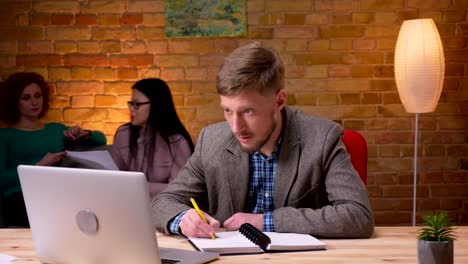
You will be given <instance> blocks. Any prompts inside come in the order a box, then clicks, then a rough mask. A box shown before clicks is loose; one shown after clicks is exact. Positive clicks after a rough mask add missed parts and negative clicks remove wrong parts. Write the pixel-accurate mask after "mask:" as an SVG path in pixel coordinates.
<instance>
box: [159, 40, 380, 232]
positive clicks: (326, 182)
mask: <svg viewBox="0 0 468 264" xmlns="http://www.w3.org/2000/svg"><path fill="white" fill-rule="evenodd" d="M217 92H218V94H219V95H220V98H221V107H222V109H223V111H224V117H225V119H226V121H225V122H220V123H217V124H214V125H211V126H208V127H206V128H204V129H203V130H202V131H201V133H200V136H199V139H198V143H197V145H196V147H195V152H194V154H193V155H192V157H191V158H190V159H189V160H188V162H187V163H186V165H185V167H184V168H183V169H182V170H181V172H180V174H179V176H178V177H177V178H176V179H175V180H174V181H173V182H171V183H170V184H169V186H168V188H167V189H166V190H165V191H164V192H162V193H160V194H159V195H158V196H156V197H155V198H154V199H153V201H152V209H153V215H154V219H155V223H156V227H157V229H158V230H160V231H163V232H165V233H166V234H179V235H185V236H195V237H210V236H211V235H212V234H214V233H215V232H216V230H217V229H218V228H219V227H220V226H221V223H222V226H223V227H224V228H225V229H226V230H229V231H230V230H238V229H239V227H240V225H241V224H243V223H251V224H252V225H254V226H255V227H257V228H258V229H260V230H263V231H276V232H295V233H305V234H311V235H316V236H321V237H370V236H371V235H372V232H373V227H374V225H373V218H372V210H371V208H370V205H369V198H368V195H367V191H366V188H365V186H364V184H363V183H362V181H361V179H360V177H359V175H358V174H357V172H356V171H355V170H354V168H353V165H352V164H351V160H350V157H349V155H348V154H347V152H346V148H345V146H344V144H343V142H342V141H341V137H342V133H343V130H342V128H341V127H340V126H339V125H337V124H336V123H334V122H331V121H329V120H325V119H321V118H318V117H312V116H308V115H305V114H304V113H302V112H301V111H300V110H298V109H294V108H291V107H288V106H286V92H285V90H284V67H283V64H282V61H281V58H280V56H279V55H278V53H277V52H276V51H275V50H274V49H271V48H267V47H264V46H262V45H261V44H259V43H257V42H254V43H249V44H247V45H244V46H241V47H239V48H238V49H236V50H235V51H233V52H232V53H231V54H230V55H229V56H228V57H227V58H226V59H225V61H224V63H223V65H222V66H221V68H220V70H219V73H218V76H217ZM191 197H194V198H195V200H196V201H197V202H198V204H199V206H200V208H201V209H202V210H203V211H204V216H205V218H206V220H207V223H205V222H204V221H202V219H201V218H200V216H199V215H198V214H197V212H196V211H195V210H194V209H192V208H191V206H190V198H191Z"/></svg>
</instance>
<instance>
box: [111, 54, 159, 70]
mask: <svg viewBox="0 0 468 264" xmlns="http://www.w3.org/2000/svg"><path fill="white" fill-rule="evenodd" d="M109 64H110V65H111V66H119V67H127V66H150V65H153V55H110V56H109Z"/></svg>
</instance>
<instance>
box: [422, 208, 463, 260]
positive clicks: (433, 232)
mask: <svg viewBox="0 0 468 264" xmlns="http://www.w3.org/2000/svg"><path fill="white" fill-rule="evenodd" d="M423 220H424V221H423V225H424V226H423V227H422V228H421V229H420V230H419V235H418V263H420V264H423V263H424V264H432V263H433V264H448V263H451V264H452V263H453V241H454V240H455V238H456V237H455V229H454V227H453V224H452V223H451V222H450V221H449V219H448V216H447V213H446V212H441V213H438V214H437V213H432V214H429V215H426V216H424V217H423Z"/></svg>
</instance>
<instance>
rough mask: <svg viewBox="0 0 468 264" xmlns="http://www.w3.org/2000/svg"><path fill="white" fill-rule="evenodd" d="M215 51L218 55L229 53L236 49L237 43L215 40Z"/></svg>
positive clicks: (229, 40)
mask: <svg viewBox="0 0 468 264" xmlns="http://www.w3.org/2000/svg"><path fill="white" fill-rule="evenodd" d="M214 44H215V51H216V52H219V53H231V52H232V51H234V50H235V49H236V48H237V47H238V43H237V41H235V40H232V39H215V41H214Z"/></svg>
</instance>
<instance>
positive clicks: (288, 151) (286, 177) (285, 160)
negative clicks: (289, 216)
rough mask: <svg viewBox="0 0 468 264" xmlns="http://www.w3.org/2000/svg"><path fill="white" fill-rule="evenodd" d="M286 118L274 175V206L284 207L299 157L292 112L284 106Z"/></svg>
mask: <svg viewBox="0 0 468 264" xmlns="http://www.w3.org/2000/svg"><path fill="white" fill-rule="evenodd" d="M285 112H286V115H284V116H283V117H286V120H285V121H284V123H283V125H284V126H285V127H284V132H283V143H282V146H281V150H280V157H279V161H278V171H277V174H276V177H275V208H280V207H284V206H285V205H286V201H287V199H288V195H289V193H290V190H291V188H292V186H293V184H294V182H295V181H296V177H297V168H298V167H299V166H298V163H299V158H300V144H299V143H300V137H299V136H298V131H297V129H296V125H295V124H296V120H295V119H296V117H295V116H294V112H293V111H292V110H291V109H290V108H289V107H286V111H285Z"/></svg>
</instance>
